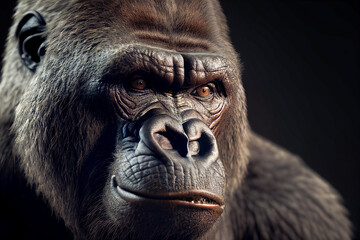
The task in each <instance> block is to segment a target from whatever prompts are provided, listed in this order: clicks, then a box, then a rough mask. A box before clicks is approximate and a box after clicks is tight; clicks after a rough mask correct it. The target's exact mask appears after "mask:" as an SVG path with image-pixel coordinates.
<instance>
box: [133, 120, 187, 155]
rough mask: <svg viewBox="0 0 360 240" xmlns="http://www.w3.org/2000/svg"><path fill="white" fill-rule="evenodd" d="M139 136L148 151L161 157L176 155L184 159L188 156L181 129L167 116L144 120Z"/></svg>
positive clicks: (185, 139) (184, 135)
mask: <svg viewBox="0 0 360 240" xmlns="http://www.w3.org/2000/svg"><path fill="white" fill-rule="evenodd" d="M139 135H140V139H141V140H142V141H143V142H144V143H145V145H146V146H147V147H148V148H150V150H152V151H153V152H154V153H155V154H160V155H161V156H162V157H167V158H168V157H169V154H171V155H174V154H178V155H180V156H181V157H183V158H184V157H186V156H187V154H188V150H187V144H188V138H187V136H186V134H185V132H184V129H183V127H182V126H181V124H179V123H178V121H177V120H176V119H174V118H172V117H170V116H168V115H165V114H159V115H156V116H153V117H151V118H150V119H148V120H146V121H145V122H144V124H143V126H142V127H141V128H140V132H139Z"/></svg>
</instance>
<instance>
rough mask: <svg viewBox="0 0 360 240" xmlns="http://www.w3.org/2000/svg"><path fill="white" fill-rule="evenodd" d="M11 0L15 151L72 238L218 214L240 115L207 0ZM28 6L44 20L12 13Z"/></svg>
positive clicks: (192, 233)
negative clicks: (16, 0) (16, 85)
mask: <svg viewBox="0 0 360 240" xmlns="http://www.w3.org/2000/svg"><path fill="white" fill-rule="evenodd" d="M18 9H19V10H18V11H17V13H16V17H15V19H16V21H18V26H17V29H18V30H17V31H16V32H17V34H14V35H13V36H14V38H13V41H14V44H15V43H17V45H18V46H19V51H20V58H19V55H17V56H15V55H14V56H13V57H14V58H16V59H17V60H14V62H16V64H18V65H19V67H20V66H21V67H20V68H21V69H22V70H21V71H19V72H18V73H17V76H11V78H15V77H16V78H18V79H21V80H19V81H23V82H22V87H21V93H22V94H21V97H19V100H18V101H17V103H16V105H17V107H16V112H15V121H14V127H13V129H14V134H15V139H16V140H15V141H16V143H17V144H16V145H17V146H21V147H19V148H17V149H16V151H17V154H18V156H19V159H20V165H21V168H22V170H23V171H24V172H25V174H26V177H27V180H28V181H29V182H30V183H33V184H34V185H35V186H36V189H37V191H38V192H39V193H41V194H42V195H43V196H44V197H45V199H46V200H47V201H48V203H49V204H50V205H51V207H52V209H54V211H55V212H56V214H57V215H59V216H60V217H61V218H63V219H64V221H65V224H66V225H67V226H68V227H69V228H70V229H71V230H72V231H73V232H74V234H75V236H76V237H78V238H94V239H98V238H104V237H108V238H121V239H124V238H126V237H129V238H135V239H136V238H144V236H146V238H148V239H159V238H168V237H169V238H172V239H176V238H179V239H180V238H181V239H187V238H197V237H200V236H202V235H204V234H205V233H206V232H207V231H209V229H211V228H214V227H215V225H216V224H215V223H219V222H221V221H222V218H223V217H224V216H225V215H226V214H227V213H226V205H227V204H226V201H227V199H228V198H229V197H230V196H231V195H232V193H233V191H234V190H235V189H236V187H237V186H238V184H239V183H240V182H241V179H242V176H243V172H244V170H245V166H246V162H247V160H246V159H247V158H246V154H245V152H246V148H245V146H246V126H247V123H246V110H245V96H244V93H243V89H242V85H241V81H240V73H239V67H238V60H237V57H236V54H235V52H234V50H233V49H232V47H231V45H230V43H229V40H228V36H227V28H226V25H225V20H224V16H223V14H222V12H221V11H220V10H219V9H220V7H219V5H218V3H216V2H209V1H206V2H205V1H204V2H203V1H196V2H192V3H190V2H186V1H183V2H182V1H181V2H177V3H175V2H173V1H169V2H159V3H158V2H152V1H149V2H132V1H129V2H127V1H106V2H104V1H85V2H84V1H69V2H67V3H59V2H57V1H23V2H20V5H19V8H18ZM32 9H34V10H36V11H37V13H39V15H40V16H41V18H43V20H44V21H45V24H44V23H43V21H40V20H37V21H35V20H34V19H40V18H39V17H38V16H37V14H36V13H34V15H32V16H33V17H35V18H29V17H28V18H27V19H25V20H23V21H20V19H21V17H23V16H26V11H28V10H32ZM59 12H61V14H59ZM36 17H37V18H36ZM23 19H24V18H23ZM29 19H30V20H29ZM31 19H32V20H31ZM31 21H32V22H31ZM29 22H30V23H29ZM26 24H28V25H26ZM41 24H42V25H41ZM29 26H30V27H33V28H32V29H35V30H36V31H35V32H36V33H35V34H34V33H33V32H31V31H27V28H26V27H28V28H29ZM44 29H45V30H44ZM12 31H13V32H14V33H15V31H14V29H12ZM36 34H40V36H41V37H39V38H36V36H37V35H36ZM35 35H36V36H35ZM26 39H31V41H33V42H34V43H36V44H26V41H27V40H26ZM34 39H35V40H34ZM29 41H30V40H29ZM45 47H46V49H45ZM40 49H41V51H39V50H40ZM24 54H25V55H24ZM21 58H22V59H21ZM27 62H28V63H30V64H28V63H27ZM24 65H25V66H26V67H27V69H26V68H25V67H24ZM5 68H6V66H5ZM23 79H27V80H26V82H25V80H23ZM228 126H233V127H232V131H231V132H230V133H226V134H225V129H227V128H228ZM224 209H225V212H224ZM214 224H215V225H214ZM134 229H135V230H134ZM138 229H141V231H140V230H138Z"/></svg>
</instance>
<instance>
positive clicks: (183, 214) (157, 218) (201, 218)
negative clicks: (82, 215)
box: [105, 175, 224, 239]
mask: <svg viewBox="0 0 360 240" xmlns="http://www.w3.org/2000/svg"><path fill="white" fill-rule="evenodd" d="M107 194H108V196H106V197H105V200H106V201H108V202H107V203H106V204H105V205H106V208H107V213H108V214H109V215H110V218H111V219H113V221H115V222H122V223H123V220H124V219H123V218H124V216H128V217H127V219H126V221H128V222H129V223H130V222H131V224H129V225H127V226H126V224H125V226H120V227H125V228H126V229H134V228H135V229H142V230H141V232H140V233H139V232H137V233H136V234H137V235H138V236H132V237H131V238H134V239H168V238H169V239H196V238H198V237H199V236H202V235H204V233H205V232H207V231H208V230H209V229H210V228H211V227H212V226H213V224H214V223H215V222H216V221H217V219H218V218H219V216H220V215H221V213H222V212H223V209H224V201H223V200H222V199H221V198H220V197H218V196H217V195H214V194H212V193H209V192H206V191H184V192H168V193H158V194H153V193H143V192H141V193H140V192H134V191H131V190H128V189H123V188H121V187H119V186H118V185H117V182H116V177H115V176H114V175H113V176H112V178H111V181H110V184H109V188H108V191H107ZM129 216H131V217H129ZM130 219H131V220H130ZM115 224H116V223H115ZM132 234H135V233H132Z"/></svg>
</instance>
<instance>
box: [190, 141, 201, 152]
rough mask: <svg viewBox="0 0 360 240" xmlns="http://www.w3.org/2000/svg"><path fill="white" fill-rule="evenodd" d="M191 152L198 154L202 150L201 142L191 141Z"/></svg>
mask: <svg viewBox="0 0 360 240" xmlns="http://www.w3.org/2000/svg"><path fill="white" fill-rule="evenodd" d="M189 152H190V155H198V154H199V152H200V143H199V141H191V142H189Z"/></svg>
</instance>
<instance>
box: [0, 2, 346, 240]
mask: <svg viewBox="0 0 360 240" xmlns="http://www.w3.org/2000/svg"><path fill="white" fill-rule="evenodd" d="M160 2H161V1H160ZM31 9H35V10H37V11H39V12H41V13H42V14H43V15H44V18H45V20H46V21H47V29H48V30H47V32H46V34H47V53H46V55H45V58H44V59H43V60H42V63H41V64H40V66H39V68H38V69H37V71H36V72H35V73H32V72H30V71H28V70H27V69H26V68H25V67H24V66H23V65H22V62H21V60H20V58H19V55H18V53H17V49H16V45H17V42H16V39H15V36H14V31H15V28H16V24H17V23H18V21H19V19H20V18H21V17H22V16H23V14H24V13H25V12H26V11H28V10H31ZM135 30H137V31H138V33H139V35H138V36H135V35H134V34H133V33H134V31H135ZM143 42H144V43H145V44H147V45H160V46H161V47H162V48H168V49H174V50H179V51H181V50H188V49H191V50H197V51H210V52H216V53H219V54H221V55H222V56H225V57H227V58H228V59H230V61H231V64H230V66H229V68H230V69H231V70H232V74H233V76H237V79H232V82H231V85H232V90H231V91H230V92H228V94H229V98H230V107H229V108H228V109H227V112H226V114H225V116H224V117H223V119H222V121H221V124H220V126H219V128H218V130H217V132H216V133H215V135H216V137H217V141H218V144H219V151H220V155H221V159H223V161H224V165H225V168H226V174H227V186H226V199H225V200H226V208H225V211H224V213H223V214H222V216H221V217H220V220H218V222H217V223H216V224H215V225H214V226H213V228H212V229H211V230H210V231H209V232H208V233H207V234H206V235H205V236H203V238H204V239H243V238H244V239H344V240H346V239H350V237H351V224H350V223H349V221H348V219H347V217H346V211H345V209H344V208H343V206H342V205H341V203H340V197H339V196H338V194H337V193H336V191H335V190H333V189H332V188H331V187H330V186H329V185H328V184H327V183H326V182H324V180H322V179H321V178H320V177H319V176H317V175H316V174H315V173H313V172H312V171H311V170H309V169H308V168H307V167H306V166H304V164H303V163H302V161H301V160H300V159H299V158H298V157H296V156H293V155H291V154H290V153H288V152H286V151H285V150H282V149H281V148H279V147H277V146H274V145H273V144H271V143H269V142H267V141H265V140H263V139H262V138H261V137H259V136H256V135H254V134H253V133H251V131H250V129H249V128H248V126H247V119H246V108H245V95H244V91H243V89H242V85H241V81H240V68H239V66H240V64H239V61H238V58H237V54H236V53H235V51H234V49H233V47H232V45H231V43H230V40H229V36H228V31H227V25H226V20H225V17H224V15H223V13H222V11H221V8H220V6H219V3H218V2H216V1H194V2H193V3H186V4H185V3H179V5H178V6H176V4H175V3H174V1H168V2H166V3H159V2H157V1H148V2H147V3H146V4H144V3H142V2H141V1H135V2H134V1H80V0H78V1H75V0H74V1H51V0H43V1H35V0H34V1H32V0H24V1H20V2H19V5H18V8H17V10H16V13H15V16H14V26H13V27H12V28H11V30H10V34H9V38H8V43H7V47H6V53H5V58H4V67H3V72H2V80H1V84H0V106H1V107H0V136H1V138H0V150H1V152H0V167H1V175H2V177H3V179H2V180H1V181H2V189H1V190H3V191H4V194H6V195H3V193H1V195H2V197H1V198H2V201H4V202H6V203H8V202H12V201H14V200H13V198H18V197H19V195H20V196H21V197H22V198H23V202H19V203H18V204H13V205H14V206H15V207H19V206H20V207H22V208H24V206H25V208H30V210H26V211H25V210H24V211H19V217H20V218H21V219H22V220H21V221H24V222H25V223H24V224H26V220H28V221H34V218H35V217H34V216H36V215H37V214H39V213H38V212H37V211H31V208H33V206H30V204H29V203H28V201H30V203H32V204H34V205H36V206H39V205H40V203H39V202H40V201H38V200H29V199H34V198H36V197H35V196H34V195H32V192H31V190H29V189H34V190H36V192H37V194H38V195H41V196H43V198H44V200H45V202H46V203H47V204H48V205H49V206H50V207H51V209H52V211H53V212H54V213H55V215H56V216H58V217H60V218H61V220H60V223H58V224H59V226H61V225H62V222H61V221H64V222H65V225H66V226H67V227H68V228H69V229H71V231H72V233H73V234H74V236H75V237H77V238H94V239H99V238H106V237H108V238H120V239H124V238H125V237H127V236H131V237H139V238H144V236H141V230H136V229H132V227H135V226H131V225H129V228H128V231H124V229H122V230H119V228H117V226H116V224H114V223H113V222H112V221H111V220H110V219H108V217H107V215H106V213H105V209H104V206H103V204H102V202H101V195H102V191H103V187H104V182H105V181H106V177H107V174H108V173H107V171H108V167H109V163H107V162H106V161H104V159H110V157H111V156H110V155H109V153H111V151H113V149H111V148H110V149H109V147H108V146H111V143H108V142H107V141H108V139H111V137H112V134H114V133H113V132H112V131H111V128H109V127H108V126H109V125H111V123H110V122H109V119H107V118H106V117H104V116H103V115H104V113H103V112H102V111H103V110H104V106H103V105H102V104H103V103H102V102H100V103H99V102H97V101H96V99H95V100H94V99H91V98H90V99H88V98H84V97H83V96H91V92H89V89H91V88H90V87H89V86H90V85H91V84H93V83H95V82H97V81H98V80H99V79H101V77H102V75H103V73H104V71H105V70H106V67H107V66H109V64H110V62H111V57H112V56H113V55H114V54H117V53H118V52H119V49H121V48H122V47H123V46H125V45H129V44H138V43H143ZM229 126H231V131H229ZM103 152H104V155H99V154H101V153H103ZM89 156H91V157H89ZM246 168H247V173H246ZM245 173H246V174H245ZM4 176H6V177H4ZM24 176H25V178H24ZM244 176H245V177H244ZM9 179H10V180H9ZM26 183H27V186H25V184H26ZM15 188H16V189H17V190H18V191H19V192H16V191H15ZM24 189H27V190H24ZM3 196H6V197H3ZM3 199H5V200H3ZM3 208H4V209H6V206H1V209H3ZM25 213H29V216H24V215H25ZM43 215H44V217H50V214H49V213H47V212H46V210H44V211H42V212H41V216H43ZM24 218H25V220H23V219H24ZM15 219H16V218H15ZM124 219H125V220H128V222H131V219H132V216H124ZM125 220H124V221H125ZM13 224H17V223H13ZM44 224H45V222H44ZM46 224H53V225H51V226H54V225H56V224H57V223H56V222H55V221H54V220H52V222H46ZM38 227H40V228H42V227H43V226H38ZM54 229H56V230H55V231H54V232H53V234H55V235H57V234H60V233H61V234H64V233H63V231H66V230H63V229H62V227H54ZM40 231H41V230H40ZM156 231H157V230H156V229H154V232H155V234H156ZM158 231H168V233H166V232H164V233H163V234H162V236H170V235H171V229H167V230H164V229H161V230H158ZM32 234H34V236H36V235H37V233H36V231H32V233H31V232H29V236H31V235H32ZM66 234H67V233H65V235H63V237H66V236H67V235H66ZM183 234H184V235H183V236H187V235H186V233H185V232H184V233H183ZM38 236H42V235H41V234H40V235H38ZM154 236H156V235H154ZM42 237H44V238H49V236H42ZM146 237H149V238H150V237H151V236H146ZM181 237H182V236H178V238H180V239H181Z"/></svg>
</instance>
